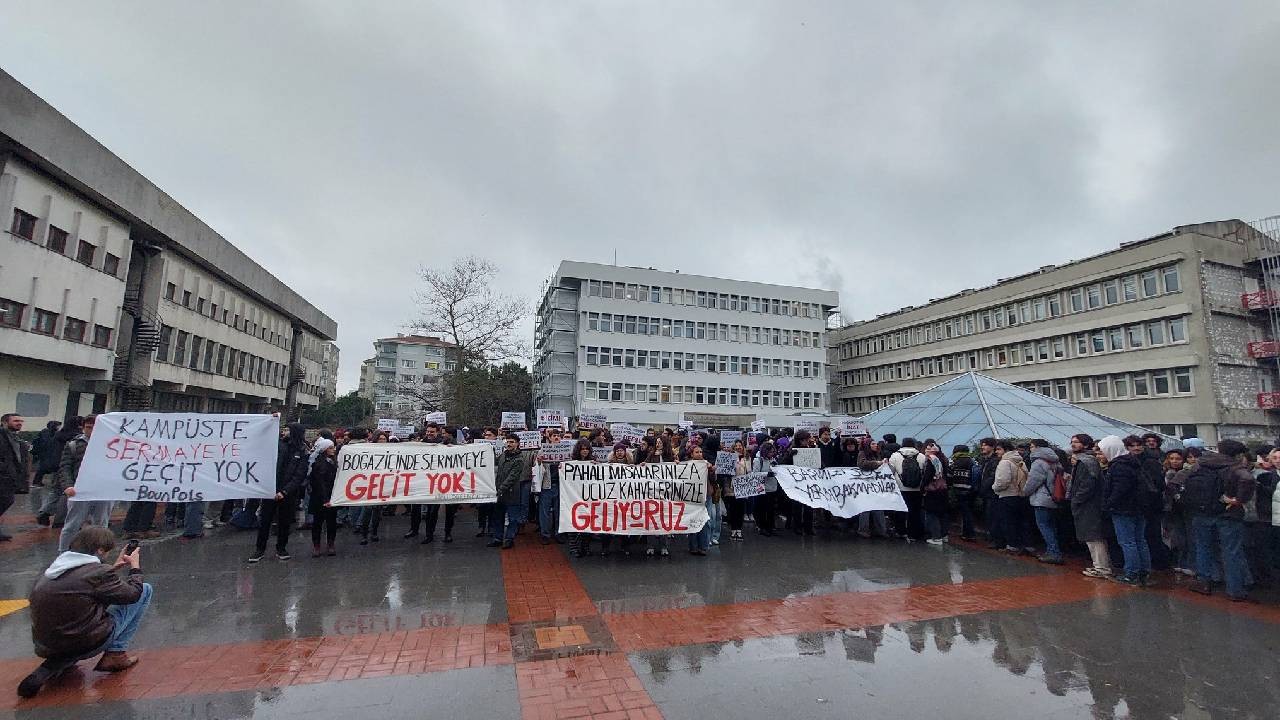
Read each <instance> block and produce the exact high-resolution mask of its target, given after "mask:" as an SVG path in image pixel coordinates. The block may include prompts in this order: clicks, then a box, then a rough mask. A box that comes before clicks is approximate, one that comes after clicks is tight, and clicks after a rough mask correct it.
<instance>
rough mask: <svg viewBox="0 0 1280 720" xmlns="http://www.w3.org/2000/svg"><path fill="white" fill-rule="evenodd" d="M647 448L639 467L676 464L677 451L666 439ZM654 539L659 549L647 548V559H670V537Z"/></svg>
mask: <svg viewBox="0 0 1280 720" xmlns="http://www.w3.org/2000/svg"><path fill="white" fill-rule="evenodd" d="M645 439H646V440H648V438H645ZM646 447H647V449H648V452H647V453H646V455H645V456H644V457H643V459H641V460H638V461H636V464H637V465H643V464H645V463H664V462H676V456H675V451H674V450H672V448H671V446H670V445H668V444H667V442H666V439H665V438H663V437H655V438H654V439H653V444H652V445H648V444H646ZM653 538H654V543H656V545H657V547H646V548H645V550H644V554H645V557H654V556H655V555H660V556H662V557H670V555H671V549H670V536H668V535H654V536H653ZM646 542H647V538H646Z"/></svg>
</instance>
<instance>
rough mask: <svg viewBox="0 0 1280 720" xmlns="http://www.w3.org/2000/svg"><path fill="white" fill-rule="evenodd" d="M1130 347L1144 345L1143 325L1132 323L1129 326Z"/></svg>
mask: <svg viewBox="0 0 1280 720" xmlns="http://www.w3.org/2000/svg"><path fill="white" fill-rule="evenodd" d="M1128 334H1129V347H1131V348H1140V347H1142V346H1143V344H1144V343H1143V337H1142V336H1143V334H1144V333H1143V331H1142V326H1141V325H1130V326H1129V327H1128Z"/></svg>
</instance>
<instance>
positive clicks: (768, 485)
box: [751, 438, 781, 537]
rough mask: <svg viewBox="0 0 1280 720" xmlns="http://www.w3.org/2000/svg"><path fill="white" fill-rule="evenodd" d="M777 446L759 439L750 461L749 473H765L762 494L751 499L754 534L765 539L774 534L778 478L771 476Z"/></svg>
mask: <svg viewBox="0 0 1280 720" xmlns="http://www.w3.org/2000/svg"><path fill="white" fill-rule="evenodd" d="M777 452H778V450H777V446H776V445H774V444H773V441H772V440H766V439H763V438H762V439H761V441H760V442H759V443H758V447H757V449H756V456H755V457H754V458H752V460H751V472H756V473H765V479H764V494H763V495H757V496H756V497H754V498H752V499H753V500H755V510H754V514H755V522H756V532H757V533H759V534H761V535H764V536H765V537H772V536H773V533H774V524H775V522H776V521H775V519H774V507H775V505H774V501H775V500H776V496H777V495H778V493H779V492H781V491H780V490H779V489H778V478H777V476H775V475H774V474H773V464H774V458H775V457H776V455H777Z"/></svg>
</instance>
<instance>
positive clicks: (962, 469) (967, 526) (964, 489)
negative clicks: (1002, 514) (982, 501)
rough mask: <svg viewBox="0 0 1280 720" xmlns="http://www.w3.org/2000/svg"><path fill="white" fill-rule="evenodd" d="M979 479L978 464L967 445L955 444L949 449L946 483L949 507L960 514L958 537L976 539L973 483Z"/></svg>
mask: <svg viewBox="0 0 1280 720" xmlns="http://www.w3.org/2000/svg"><path fill="white" fill-rule="evenodd" d="M980 479H981V472H980V470H979V466H978V464H977V463H975V462H974V460H973V456H972V455H970V454H969V446H968V445H956V446H955V447H954V448H952V449H951V467H950V469H949V470H947V485H948V488H949V491H950V504H951V507H953V508H955V510H956V511H957V512H958V513H959V514H960V539H961V540H976V539H978V535H977V529H976V527H975V525H974V508H973V506H974V494H973V488H974V485H975V483H976V482H977V481H978V480H980Z"/></svg>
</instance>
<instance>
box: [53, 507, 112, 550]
mask: <svg viewBox="0 0 1280 720" xmlns="http://www.w3.org/2000/svg"><path fill="white" fill-rule="evenodd" d="M113 504H114V503H113V502H112V501H110V500H76V499H75V498H71V499H70V500H69V501H68V502H67V524H65V525H63V526H62V532H61V533H60V534H59V535H58V552H66V551H67V550H69V549H70V548H71V538H73V537H75V536H76V533H78V532H80V526H81V525H83V524H84V523H85V522H86V521H88V523H89V525H91V526H93V527H107V524H108V523H109V522H110V521H111V506H112V505H113Z"/></svg>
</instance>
